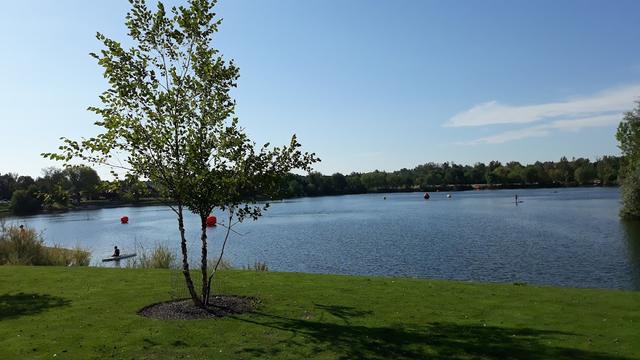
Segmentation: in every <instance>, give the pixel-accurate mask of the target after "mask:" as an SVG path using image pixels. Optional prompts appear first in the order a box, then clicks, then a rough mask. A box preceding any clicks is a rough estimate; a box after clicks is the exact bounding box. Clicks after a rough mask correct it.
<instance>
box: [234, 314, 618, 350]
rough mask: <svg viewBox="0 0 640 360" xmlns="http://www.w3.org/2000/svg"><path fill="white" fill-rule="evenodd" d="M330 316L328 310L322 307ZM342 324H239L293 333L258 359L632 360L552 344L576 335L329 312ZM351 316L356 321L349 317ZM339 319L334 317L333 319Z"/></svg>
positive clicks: (270, 319)
mask: <svg viewBox="0 0 640 360" xmlns="http://www.w3.org/2000/svg"><path fill="white" fill-rule="evenodd" d="M318 307H319V308H320V309H324V310H327V308H326V306H324V305H323V306H318ZM332 310H333V311H335V310H339V311H337V313H338V314H340V315H342V316H340V315H336V316H338V317H339V318H341V319H342V320H343V322H344V324H336V323H327V322H318V321H311V320H302V319H290V318H286V317H281V316H276V315H271V314H265V313H254V314H253V316H251V317H236V319H237V320H240V321H244V322H249V323H252V324H255V325H258V326H263V327H267V328H271V329H276V330H280V331H284V332H287V333H290V336H289V337H288V338H287V339H284V340H281V341H279V342H278V343H276V344H274V346H271V347H270V348H245V349H241V350H240V351H239V352H241V353H245V354H251V355H254V356H256V357H284V356H288V357H303V356H313V355H317V354H321V353H324V352H328V353H329V354H331V355H330V356H337V358H339V359H451V358H455V359H529V360H537V359H560V360H569V359H586V360H604V359H614V360H622V359H628V358H625V357H620V356H615V355H611V354H606V353H601V352H596V351H588V350H579V349H570V348H563V347H559V346H555V345H551V344H549V341H550V340H556V339H567V338H570V337H573V336H578V335H577V334H572V333H566V332H560V331H549V330H537V329H530V328H503V327H496V326H483V325H475V324H457V323H441V322H432V323H427V324H425V325H423V326H416V325H401V324H398V325H396V326H364V325H353V324H351V321H350V320H349V318H350V317H357V316H364V315H368V314H371V313H370V312H360V311H358V310H355V309H353V308H350V309H348V308H345V307H337V308H330V309H329V310H327V311H328V312H330V313H331V312H332ZM347 313H349V314H352V315H355V316H349V315H346V314H347ZM334 315H335V314H334Z"/></svg>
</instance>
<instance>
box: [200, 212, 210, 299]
mask: <svg viewBox="0 0 640 360" xmlns="http://www.w3.org/2000/svg"><path fill="white" fill-rule="evenodd" d="M207 216H208V214H200V242H201V243H202V254H201V263H200V269H201V271H202V303H203V304H204V305H205V306H206V305H208V304H209V282H208V281H207V277H208V276H207Z"/></svg>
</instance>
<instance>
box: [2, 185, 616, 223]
mask: <svg viewBox="0 0 640 360" xmlns="http://www.w3.org/2000/svg"><path fill="white" fill-rule="evenodd" d="M618 187H619V186H618V185H610V186H603V185H572V186H565V185H549V184H545V185H538V184H532V185H522V184H495V185H491V184H470V185H442V186H434V187H432V188H429V189H427V190H421V189H379V190H376V191H370V192H362V193H345V194H324V195H317V196H299V197H288V198H281V199H269V200H259V201H258V203H261V202H272V203H273V202H279V201H286V200H293V199H305V198H321V197H332V196H347V195H367V194H403V193H422V192H462V191H496V190H519V189H523V190H529V189H578V188H618ZM169 203H171V202H170V201H167V202H165V201H164V200H162V199H159V198H148V199H144V200H140V201H137V202H122V201H111V200H89V201H85V202H83V203H81V204H80V205H78V206H73V207H69V208H66V209H49V210H41V211H39V212H36V213H31V214H19V215H18V214H14V213H12V212H11V210H10V209H9V204H8V203H6V204H0V218H5V217H29V216H35V215H43V214H61V213H66V212H72V211H85V210H100V209H115V208H123V207H145V206H162V205H167V204H169Z"/></svg>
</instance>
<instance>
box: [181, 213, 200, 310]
mask: <svg viewBox="0 0 640 360" xmlns="http://www.w3.org/2000/svg"><path fill="white" fill-rule="evenodd" d="M178 229H179V230H180V246H181V250H182V274H183V275H184V280H185V281H186V283H187V289H189V295H191V300H193V304H194V305H195V306H198V307H204V304H203V303H202V301H200V298H199V297H198V294H197V293H196V289H195V288H194V286H193V280H192V279H191V272H190V271H189V258H188V257H187V239H186V238H185V236H184V217H183V215H182V205H181V204H178Z"/></svg>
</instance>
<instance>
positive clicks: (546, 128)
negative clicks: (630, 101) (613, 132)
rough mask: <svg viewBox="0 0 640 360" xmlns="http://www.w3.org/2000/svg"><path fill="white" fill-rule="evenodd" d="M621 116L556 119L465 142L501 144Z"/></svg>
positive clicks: (611, 121)
mask: <svg viewBox="0 0 640 360" xmlns="http://www.w3.org/2000/svg"><path fill="white" fill-rule="evenodd" d="M622 116H623V115H622V113H616V114H609V115H601V116H592V117H586V118H579V119H569V120H556V121H552V122H550V123H547V124H542V125H536V126H530V127H526V128H524V129H519V130H511V131H505V132H502V133H499V134H496V135H492V136H487V137H483V138H479V139H476V140H472V141H470V142H467V143H465V144H467V145H478V144H502V143H506V142H509V141H514V140H521V139H526V138H531V137H541V136H547V135H549V134H550V133H551V131H552V130H560V131H578V130H580V129H582V128H588V127H601V126H609V125H615V124H617V123H619V122H620V120H621V119H622Z"/></svg>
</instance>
